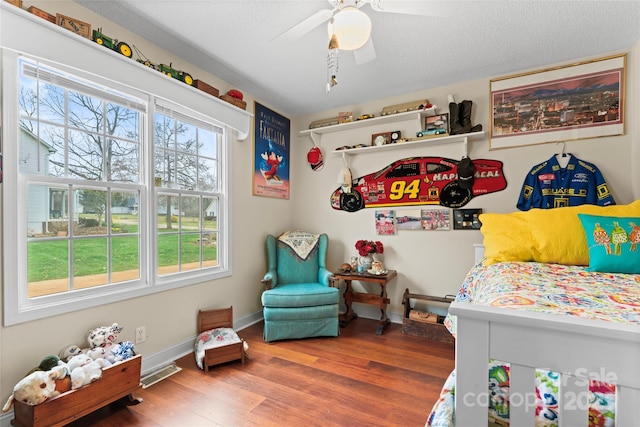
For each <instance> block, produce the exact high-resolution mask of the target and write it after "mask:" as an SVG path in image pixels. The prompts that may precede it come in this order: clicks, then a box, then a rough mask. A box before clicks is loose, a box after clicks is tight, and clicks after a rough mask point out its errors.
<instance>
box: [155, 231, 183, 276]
mask: <svg viewBox="0 0 640 427" xmlns="http://www.w3.org/2000/svg"><path fill="white" fill-rule="evenodd" d="M178 250H179V248H178V235H177V234H173V233H171V234H164V233H162V232H161V233H160V234H159V235H158V274H159V275H164V274H170V273H177V272H178V253H179V252H178Z"/></svg>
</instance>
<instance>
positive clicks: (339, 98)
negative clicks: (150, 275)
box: [75, 0, 640, 117]
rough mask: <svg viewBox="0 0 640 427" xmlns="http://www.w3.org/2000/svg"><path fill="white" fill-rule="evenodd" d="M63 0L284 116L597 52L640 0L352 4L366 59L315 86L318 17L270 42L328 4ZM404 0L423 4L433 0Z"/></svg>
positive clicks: (634, 19)
mask: <svg viewBox="0 0 640 427" xmlns="http://www.w3.org/2000/svg"><path fill="white" fill-rule="evenodd" d="M75 1H76V2H77V3H80V4H82V5H84V6H86V7H87V8H89V9H91V10H93V11H95V12H96V13H98V14H100V15H102V16H104V17H106V18H108V19H110V20H112V21H114V22H118V23H119V24H120V25H122V26H123V27H125V28H128V29H129V30H131V31H133V32H134V33H137V34H138V35H140V36H141V37H144V38H145V39H147V40H152V41H154V42H155V43H156V44H158V45H161V46H164V47H165V48H166V49H168V50H169V51H172V52H174V53H175V54H176V55H178V56H180V57H182V58H183V59H184V60H186V61H188V62H191V63H193V64H195V65H197V66H199V67H201V68H202V69H205V70H208V71H209V72H211V73H212V74H214V75H215V76H217V77H219V78H221V79H223V80H225V81H227V82H228V83H229V84H231V85H233V86H234V87H236V88H238V89H240V90H242V91H245V92H247V93H249V94H251V95H252V96H253V97H255V98H256V99H259V100H261V101H262V102H264V103H267V104H269V105H270V106H272V107H273V108H275V109H277V110H278V111H279V112H281V113H283V114H285V115H288V116H289V117H296V116H301V115H306V114H310V113H314V112H318V111H324V110H328V109H333V108H338V107H341V106H346V105H352V104H358V103H363V102H368V101H372V100H376V99H380V98H385V97H391V96H395V95H401V94H406V93H411V92H414V91H424V90H425V89H429V88H432V87H439V86H445V85H450V84H455V83H456V82H462V81H469V80H476V79H480V78H490V77H494V76H500V75H504V74H509V73H514V72H519V71H522V70H526V69H532V68H539V67H544V66H547V65H549V64H555V63H563V62H568V61H572V60H575V59H579V58H584V57H589V56H596V55H603V54H607V53H610V52H614V51H618V50H625V49H629V48H630V47H632V46H633V45H634V44H635V43H636V42H637V41H638V40H639V39H640V1H449V2H446V6H447V10H448V11H449V14H448V15H447V16H438V17H434V16H429V17H427V16H416V15H404V14H395V13H381V12H376V11H374V10H372V9H371V7H370V5H364V6H363V7H362V8H361V10H362V11H364V12H365V13H367V15H369V17H370V18H371V21H372V32H371V37H372V39H373V42H374V45H375V50H376V53H377V57H376V59H374V60H373V61H370V62H368V63H365V64H356V63H355V60H354V55H353V52H342V53H341V54H340V62H339V73H338V80H339V83H338V85H337V86H335V87H334V88H333V89H332V90H331V92H329V93H327V91H326V80H327V52H328V50H327V46H328V36H327V32H326V24H325V25H320V26H319V27H317V28H315V29H314V30H312V31H310V32H309V33H307V34H305V35H304V36H302V37H301V38H299V39H297V40H294V41H281V40H277V41H273V39H274V38H275V37H276V36H278V35H279V34H281V33H282V32H284V31H285V30H287V29H288V28H290V27H292V26H293V25H295V24H297V23H298V22H300V21H302V20H303V19H305V18H307V17H309V16H311V15H313V14H314V13H315V12H317V11H319V10H322V9H328V8H330V7H331V6H330V4H329V2H328V1H327V0H297V1H294V0H286V1H285V0H251V1H250V0H180V1H175V0H174V1H169V0H126V1H125V0H75ZM394 1H398V0H381V3H384V2H394ZM407 3H421V5H424V6H432V7H433V8H434V13H435V11H442V10H443V7H442V6H443V3H444V2H432V1H426V0H413V1H407ZM194 78H198V76H194Z"/></svg>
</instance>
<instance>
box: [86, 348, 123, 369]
mask: <svg viewBox="0 0 640 427" xmlns="http://www.w3.org/2000/svg"><path fill="white" fill-rule="evenodd" d="M115 347H116V346H112V349H114V348H115ZM82 354H86V355H87V356H89V357H90V358H91V359H92V360H98V359H102V360H103V363H102V367H103V368H106V367H107V366H111V365H112V364H113V362H115V361H116V358H115V356H114V354H113V352H112V351H111V350H107V349H106V348H105V347H96V348H84V349H82Z"/></svg>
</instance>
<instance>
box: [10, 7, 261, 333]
mask: <svg viewBox="0 0 640 427" xmlns="http://www.w3.org/2000/svg"><path fill="white" fill-rule="evenodd" d="M0 9H1V12H2V13H0V40H2V46H0V47H1V48H2V52H1V56H0V58H1V61H2V64H1V65H2V68H3V69H4V73H3V77H2V110H1V111H2V142H3V144H2V149H3V163H4V168H3V169H4V170H3V181H4V183H3V185H2V195H3V196H2V197H3V202H2V211H3V220H2V223H3V231H2V238H3V264H4V267H3V284H4V286H3V288H4V295H3V297H4V298H3V299H4V310H3V312H4V325H5V326H8V325H13V324H18V323H22V322H27V321H31V320H36V319H41V318H45V317H49V316H55V315H59V314H64V313H67V312H71V311H75V310H80V309H86V308H90V307H95V306H100V305H105V304H109V303H114V302H117V301H123V300H127V299H131V298H136V297H140V296H145V295H150V294H153V293H156V292H161V291H166V290H168V289H175V288H179V287H183V286H189V285H193V284H197V283H203V282H208V281H212V280H215V279H219V278H222V277H228V276H230V275H231V274H232V270H231V265H232V263H231V254H232V247H231V246H232V245H231V236H230V234H229V233H230V230H231V217H230V210H231V197H230V193H229V192H230V185H229V181H230V180H229V173H230V167H229V165H231V164H232V159H231V150H230V144H231V142H232V131H233V130H236V131H237V132H238V134H237V139H244V138H246V137H247V136H248V133H249V129H250V119H251V117H252V114H250V113H247V112H245V111H240V110H239V109H237V108H235V107H233V106H231V105H230V104H226V103H225V102H224V101H221V100H219V99H217V98H214V97H212V96H210V95H208V94H206V93H204V92H201V91H198V90H197V89H195V88H192V87H190V86H187V85H185V84H184V83H182V82H178V81H177V80H175V79H167V77H166V76H164V75H162V74H161V73H159V72H156V71H154V70H151V69H149V68H148V67H145V66H144V65H142V64H138V63H136V62H135V61H133V60H131V59H128V58H125V57H123V56H121V55H119V54H117V53H115V52H111V51H109V50H108V49H105V48H104V47H101V46H99V45H97V44H96V43H93V42H91V41H89V40H87V39H84V38H83V37H80V36H78V35H76V34H73V33H72V32H70V31H67V30H65V29H62V28H60V27H57V26H55V25H53V24H48V23H47V22H46V21H43V20H42V19H39V18H37V17H34V16H33V15H31V14H29V13H28V12H26V11H23V10H20V9H19V8H15V7H12V6H11V5H8V6H7V4H6V3H5V2H0ZM18 52H23V53H24V54H26V55H27V56H29V57H32V58H35V59H37V60H39V61H42V62H44V63H48V64H49V65H50V66H52V67H54V68H60V69H62V70H65V71H68V72H70V73H71V74H77V75H79V76H80V77H84V78H87V79H88V80H97V81H98V82H100V81H104V82H106V83H109V85H110V84H120V85H122V86H123V87H126V88H129V89H130V90H139V91H140V92H142V93H145V94H148V96H149V104H148V105H149V110H148V113H147V117H148V119H147V125H146V128H145V129H143V131H144V132H146V134H147V135H153V132H152V126H153V119H152V118H153V117H154V114H153V113H154V107H153V106H154V99H156V98H160V99H164V100H170V102H173V103H175V104H177V105H179V106H181V107H183V108H184V109H185V111H187V112H189V114H194V115H196V116H201V117H202V118H203V119H205V120H206V121H209V122H211V123H214V124H215V125H217V126H220V127H222V128H223V129H224V135H225V137H224V141H223V142H222V144H221V150H222V153H221V159H222V161H221V167H220V175H219V179H220V183H219V185H220V194H221V195H222V197H223V199H222V200H220V202H219V213H218V215H219V224H218V230H219V232H220V239H219V241H218V246H219V254H218V266H217V267H212V268H206V269H202V270H195V271H189V272H184V273H176V274H172V275H167V276H163V277H161V278H159V277H158V276H157V274H156V271H157V268H156V263H157V262H156V261H155V260H156V256H155V254H153V256H148V254H145V253H142V252H141V254H140V256H141V258H143V257H146V258H147V259H148V260H150V261H148V262H147V265H146V266H145V271H144V272H143V271H141V277H145V278H146V279H145V280H141V281H140V282H139V283H136V284H135V285H132V284H131V283H129V284H128V285H119V284H116V285H109V286H103V287H99V288H95V289H87V290H86V291H85V290H82V291H73V292H69V293H68V294H69V295H65V296H64V297H60V296H54V297H52V298H47V297H38V298H37V304H27V305H25V301H24V298H25V295H21V293H20V289H21V287H20V286H16V284H18V283H22V284H23V285H24V286H23V287H24V291H25V293H26V283H27V279H26V272H27V269H26V251H24V252H21V250H17V247H16V242H18V241H19V236H26V234H23V231H24V232H26V222H27V221H26V211H25V210H26V202H25V200H26V198H25V196H24V195H22V194H20V191H19V189H20V188H21V187H20V185H21V183H20V182H19V179H21V178H20V174H19V173H18V151H19V150H18V147H17V144H16V143H15V141H18V132H19V130H18V126H17V123H18V114H17V108H16V106H17V105H18V104H17V102H18V90H17V88H18V68H17V62H18V59H17V58H18V55H19V53H18ZM63 63H64V64H63ZM12 70H13V71H12ZM116 82H117V83H116ZM12 88H13V89H15V90H12ZM144 144H145V145H144V147H143V148H142V149H143V150H152V149H153V138H146V141H145V142H144ZM148 152H149V151H148ZM151 152H152V151H151ZM151 163H152V162H151ZM150 166H153V165H152V164H151V165H150ZM143 170H144V173H145V177H144V183H143V185H144V186H146V189H147V190H146V191H143V192H142V194H141V200H140V203H145V204H147V206H150V209H155V195H154V194H155V193H154V189H153V185H152V184H151V183H153V179H152V178H153V177H152V175H153V168H152V167H148V166H147V165H145V167H144V169H143ZM22 184H24V183H22ZM150 217H151V219H147V220H145V219H144V218H141V224H140V226H141V235H142V234H143V233H144V235H146V236H147V237H148V239H149V241H150V242H151V243H150V245H149V248H150V251H151V252H154V251H155V247H156V242H155V235H156V223H155V222H154V221H155V220H154V219H153V215H150ZM21 223H22V224H24V225H23V226H18V225H19V224H21ZM142 228H144V232H143V231H142ZM141 238H142V237H141ZM22 240H23V241H24V242H25V243H24V246H25V248H26V238H23V239H22ZM141 264H142V265H144V263H141Z"/></svg>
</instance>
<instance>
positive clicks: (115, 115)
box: [106, 104, 140, 141]
mask: <svg viewBox="0 0 640 427" xmlns="http://www.w3.org/2000/svg"><path fill="white" fill-rule="evenodd" d="M106 133H107V135H111V136H114V137H117V138H122V139H129V140H131V141H139V140H140V113H139V112H137V111H135V110H130V109H128V108H126V107H123V106H121V105H117V104H107V132H106Z"/></svg>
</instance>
